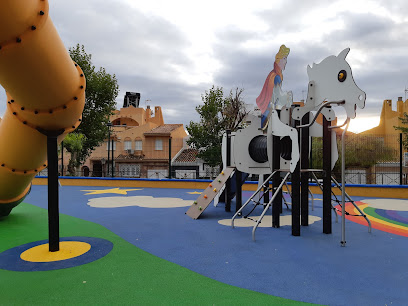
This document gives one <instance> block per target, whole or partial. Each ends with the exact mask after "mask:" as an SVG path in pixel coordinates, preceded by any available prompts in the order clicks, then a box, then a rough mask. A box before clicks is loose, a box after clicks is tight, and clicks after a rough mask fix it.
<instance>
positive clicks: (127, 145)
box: [124, 139, 132, 150]
mask: <svg viewBox="0 0 408 306" xmlns="http://www.w3.org/2000/svg"><path fill="white" fill-rule="evenodd" d="M124 145H125V148H124V149H125V150H131V149H132V141H131V140H128V139H126V140H125V141H124Z"/></svg>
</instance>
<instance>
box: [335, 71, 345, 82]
mask: <svg viewBox="0 0 408 306" xmlns="http://www.w3.org/2000/svg"><path fill="white" fill-rule="evenodd" d="M337 79H338V80H339V82H344V81H345V80H346V79H347V72H346V70H340V72H339V74H338V75H337Z"/></svg>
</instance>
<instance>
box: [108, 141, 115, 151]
mask: <svg viewBox="0 0 408 306" xmlns="http://www.w3.org/2000/svg"><path fill="white" fill-rule="evenodd" d="M111 144H112V140H111V141H109V142H107V143H106V150H112V149H111ZM113 150H116V141H114V142H113Z"/></svg>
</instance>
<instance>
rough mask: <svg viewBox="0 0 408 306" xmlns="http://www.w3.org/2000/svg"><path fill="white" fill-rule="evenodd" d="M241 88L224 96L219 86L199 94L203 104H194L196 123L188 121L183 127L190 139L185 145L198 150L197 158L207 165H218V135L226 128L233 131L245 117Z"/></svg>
mask: <svg viewBox="0 0 408 306" xmlns="http://www.w3.org/2000/svg"><path fill="white" fill-rule="evenodd" d="M242 92H243V89H238V88H237V89H236V90H235V93H233V91H232V90H231V91H230V94H229V96H227V97H224V92H223V88H222V87H215V86H212V88H211V89H210V90H209V91H205V94H204V95H202V96H201V99H202V101H203V105H199V106H197V107H196V111H197V112H198V114H199V115H200V122H193V121H190V123H189V125H188V126H187V127H186V129H187V131H188V133H189V134H190V138H189V140H188V141H187V143H188V144H189V145H191V146H192V147H195V148H197V149H198V157H199V158H201V159H203V160H204V162H206V163H207V164H208V165H209V166H211V167H215V166H218V165H221V162H222V157H221V144H222V135H223V134H224V132H225V131H226V130H227V129H230V130H231V131H236V129H237V128H238V126H239V124H240V123H241V121H242V120H243V118H244V117H245V116H246V114H247V111H246V109H245V104H244V102H243V101H242V98H241V94H242Z"/></svg>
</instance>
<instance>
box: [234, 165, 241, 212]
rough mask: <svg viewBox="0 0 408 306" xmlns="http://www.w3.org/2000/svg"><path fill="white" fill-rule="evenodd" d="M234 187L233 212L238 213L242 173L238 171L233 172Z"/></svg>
mask: <svg viewBox="0 0 408 306" xmlns="http://www.w3.org/2000/svg"><path fill="white" fill-rule="evenodd" d="M235 186H236V192H235V201H236V203H235V211H238V209H240V208H241V206H242V172H241V171H239V170H236V171H235Z"/></svg>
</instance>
